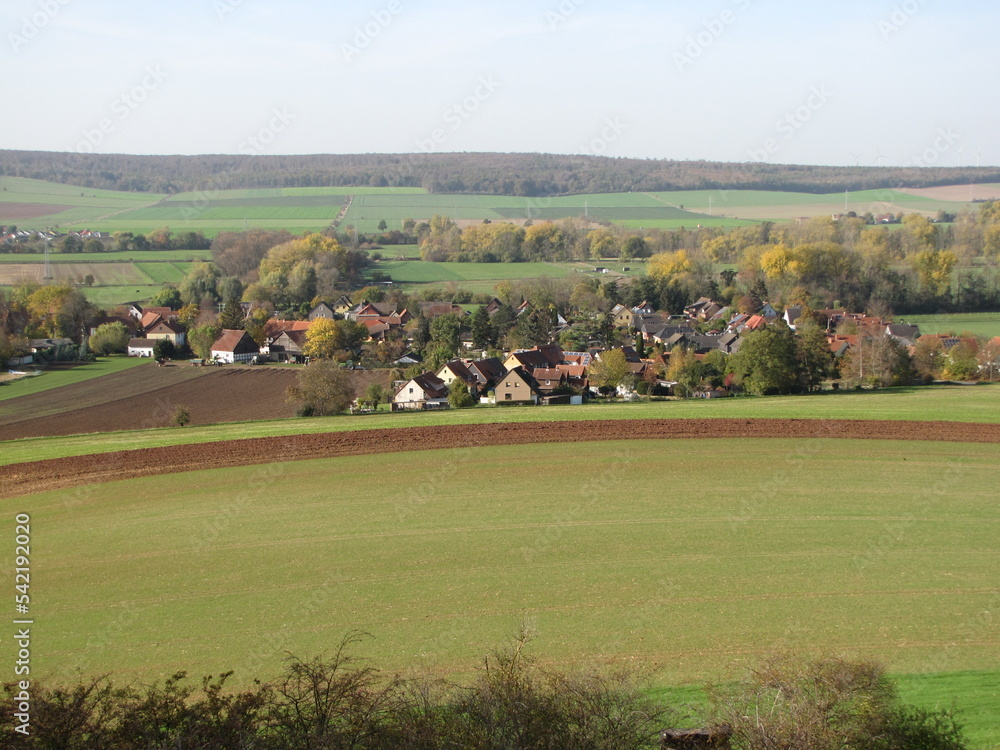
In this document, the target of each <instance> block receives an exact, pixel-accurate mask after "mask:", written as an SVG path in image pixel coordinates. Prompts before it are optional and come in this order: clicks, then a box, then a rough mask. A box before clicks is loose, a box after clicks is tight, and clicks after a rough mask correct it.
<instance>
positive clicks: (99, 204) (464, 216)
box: [0, 177, 997, 237]
mask: <svg viewBox="0 0 1000 750" xmlns="http://www.w3.org/2000/svg"><path fill="white" fill-rule="evenodd" d="M976 187H977V189H982V190H983V191H986V192H985V193H983V194H986V193H990V194H992V191H993V190H994V188H996V187H997V186H989V185H986V186H976ZM959 193H961V194H962V197H961V198H960V199H959ZM948 198H951V199H950V200H949V199H948ZM348 203H349V204H350V205H349V208H348V210H347V213H346V217H345V218H344V220H343V222H342V225H344V226H346V225H352V226H354V227H355V228H357V229H358V230H359V231H362V232H375V231H377V227H378V224H379V222H381V221H383V220H384V221H386V223H387V224H388V225H389V227H390V228H399V227H400V226H401V225H402V223H403V221H404V220H406V219H414V220H416V221H428V220H430V218H431V217H432V216H434V215H435V214H443V215H446V216H449V217H451V218H452V219H455V220H457V221H464V222H481V221H483V220H484V219H490V220H491V221H515V222H519V223H522V222H525V221H527V220H532V221H545V220H555V219H562V218H569V217H584V218H589V219H591V220H592V221H595V222H597V221H609V222H613V223H618V224H621V225H622V226H627V227H630V228H638V227H644V228H664V229H674V228H678V227H688V228H691V227H695V226H699V225H700V226H721V227H733V226H744V225H746V224H752V223H756V222H760V221H765V220H769V221H788V220H792V219H797V218H800V217H802V216H827V215H831V214H835V213H842V212H845V211H855V212H857V213H859V214H864V213H866V212H868V211H871V212H872V213H890V212H891V213H897V214H898V213H911V212H920V213H923V214H925V215H928V216H932V215H934V214H936V213H937V212H938V211H940V210H945V211H949V212H957V211H961V210H964V209H966V208H969V207H972V206H974V205H975V204H973V203H972V202H971V197H970V200H969V201H965V199H964V191H959V192H958V193H956V192H955V191H950V192H947V193H945V192H939V193H934V192H933V191H912V190H891V189H885V190H865V191H854V192H848V193H847V194H846V195H845V194H843V193H832V194H825V195H824V194H811V193H789V192H775V191H763V190H694V191H674V192H657V193H643V192H635V193H612V194H593V195H572V196H557V197H534V198H532V197H522V196H502V195H469V194H461V195H449V194H429V193H427V192H426V191H424V190H422V189H419V188H372V187H323V188H273V189H257V190H205V191H200V192H193V193H180V194H176V195H170V196H167V195H161V194H152V193H150V194H145V193H124V192H115V191H109V190H104V191H102V190H92V189H89V188H80V187H75V186H69V185H59V184H55V183H46V182H42V181H39V180H25V179H21V178H11V177H7V178H0V223H15V224H18V225H19V226H21V227H23V228H44V227H50V226H53V227H59V228H61V229H67V228H74V229H82V228H91V229H99V230H103V231H118V230H121V231H132V232H149V231H152V230H154V229H158V228H160V227H162V226H165V225H167V226H170V227H171V229H173V230H174V231H202V232H204V233H205V235H206V236H210V237H211V236H214V235H215V234H217V233H219V232H220V231H239V230H242V229H247V228H254V227H266V228H273V229H281V228H284V229H288V230H289V231H292V232H295V233H301V232H303V231H320V230H322V229H325V228H326V227H328V226H330V224H331V223H332V222H334V221H335V220H336V219H337V218H338V216H339V215H340V213H341V211H342V209H343V208H344V207H345V206H347V205H348Z"/></svg>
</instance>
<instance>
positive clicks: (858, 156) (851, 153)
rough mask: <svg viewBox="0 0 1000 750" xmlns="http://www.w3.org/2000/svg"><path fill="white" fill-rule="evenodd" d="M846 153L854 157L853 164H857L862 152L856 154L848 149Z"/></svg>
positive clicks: (859, 161)
mask: <svg viewBox="0 0 1000 750" xmlns="http://www.w3.org/2000/svg"><path fill="white" fill-rule="evenodd" d="M847 153H849V154H850V155H851V156H853V157H854V166H858V165H859V164H860V163H861V156H862V154H856V153H854V152H853V151H848V152H847Z"/></svg>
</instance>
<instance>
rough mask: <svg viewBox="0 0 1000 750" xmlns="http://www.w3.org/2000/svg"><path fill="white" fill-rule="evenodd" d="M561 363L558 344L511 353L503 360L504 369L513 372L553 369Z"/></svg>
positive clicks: (561, 358)
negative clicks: (521, 369)
mask: <svg viewBox="0 0 1000 750" xmlns="http://www.w3.org/2000/svg"><path fill="white" fill-rule="evenodd" d="M562 361H563V351H562V348H561V347H560V346H559V345H558V344H546V345H545V346H536V347H535V348H533V349H522V350H519V351H515V352H511V353H510V354H509V355H508V356H507V359H505V360H504V363H503V366H504V368H505V369H507V370H508V371H509V370H513V369H514V368H516V367H522V368H524V369H525V370H527V371H528V372H531V371H532V370H534V369H536V368H538V367H555V366H556V365H558V364H561V363H562Z"/></svg>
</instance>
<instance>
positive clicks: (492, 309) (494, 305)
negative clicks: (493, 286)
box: [486, 297, 503, 318]
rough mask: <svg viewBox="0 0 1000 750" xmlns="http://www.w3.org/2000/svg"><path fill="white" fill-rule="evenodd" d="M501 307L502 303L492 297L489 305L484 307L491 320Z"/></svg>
mask: <svg viewBox="0 0 1000 750" xmlns="http://www.w3.org/2000/svg"><path fill="white" fill-rule="evenodd" d="M501 307H503V302H501V301H500V300H498V299H497V298H496V297H494V298H493V299H491V300H490V302H489V304H488V305H486V314H487V315H489V316H490V317H491V318H492V317H493V316H494V315H496V312H497V310H499V309H500V308H501Z"/></svg>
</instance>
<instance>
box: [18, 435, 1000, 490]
mask: <svg viewBox="0 0 1000 750" xmlns="http://www.w3.org/2000/svg"><path fill="white" fill-rule="evenodd" d="M706 438H756V439H761V438H785V439H789V438H790V439H798V440H806V439H814V438H834V439H851V440H925V441H940V442H958V443H1000V424H975V423H966V422H905V421H874V420H871V421H870V420H846V419H845V420H819V419H637V420H588V421H579V422H527V423H519V424H479V425H445V426H438V427H402V428H390V429H380V430H366V431H359V432H332V433H321V434H309V435H291V436H282V437H262V438H247V439H243V440H226V441H220V442H214V443H197V444H189V445H176V446H168V447H160V448H140V449H136V450H126V451H115V452H111V453H100V454H92V455H85V456H72V457H68V458H54V459H48V460H44V461H29V462H25V463H18V464H10V465H8V466H3V467H0V497H3V498H6V497H16V496H19V495H26V494H31V493H36V492H44V491H48V490H58V489H66V488H70V487H77V486H80V485H87V484H97V483H101V482H111V481H115V480H119V479H132V478H136V477H145V476H154V475H159V474H173V473H179V472H189V471H197V470H200V469H217V468H226V467H234V466H252V465H257V464H266V463H275V462H284V461H301V460H306V459H314V458H336V457H340V456H360V455H370V454H377V453H398V452H408V451H420V450H435V449H448V448H452V449H454V448H480V447H490V446H500V445H526V444H542V443H577V442H594V441H600V440H678V439H706Z"/></svg>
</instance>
